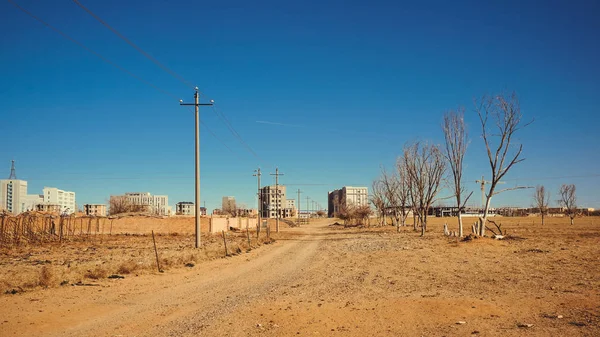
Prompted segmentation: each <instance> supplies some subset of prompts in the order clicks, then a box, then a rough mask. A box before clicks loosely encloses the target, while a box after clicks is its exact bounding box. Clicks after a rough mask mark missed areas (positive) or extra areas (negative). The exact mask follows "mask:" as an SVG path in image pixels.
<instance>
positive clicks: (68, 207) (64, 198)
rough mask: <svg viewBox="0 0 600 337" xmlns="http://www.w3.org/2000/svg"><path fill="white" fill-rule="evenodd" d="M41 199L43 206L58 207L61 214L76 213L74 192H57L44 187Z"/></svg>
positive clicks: (57, 190)
mask: <svg viewBox="0 0 600 337" xmlns="http://www.w3.org/2000/svg"><path fill="white" fill-rule="evenodd" d="M42 198H43V203H44V204H48V205H59V206H60V212H61V213H68V214H72V213H75V212H77V204H76V203H75V192H71V191H63V190H59V189H58V188H56V187H44V190H43V194H42Z"/></svg>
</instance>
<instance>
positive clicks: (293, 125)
mask: <svg viewBox="0 0 600 337" xmlns="http://www.w3.org/2000/svg"><path fill="white" fill-rule="evenodd" d="M256 123H259V124H270V125H281V126H292V127H295V128H302V127H304V125H295V124H285V123H277V122H267V121H256Z"/></svg>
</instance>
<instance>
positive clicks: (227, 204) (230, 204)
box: [221, 197, 236, 213]
mask: <svg viewBox="0 0 600 337" xmlns="http://www.w3.org/2000/svg"><path fill="white" fill-rule="evenodd" d="M235 209H236V206H235V197H223V201H222V202H221V212H223V213H229V212H232V211H235Z"/></svg>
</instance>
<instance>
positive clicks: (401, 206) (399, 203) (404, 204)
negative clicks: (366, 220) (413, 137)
mask: <svg viewBox="0 0 600 337" xmlns="http://www.w3.org/2000/svg"><path fill="white" fill-rule="evenodd" d="M396 174H397V175H396V178H395V179H396V181H395V182H396V188H395V196H394V202H395V205H394V207H395V210H396V216H397V217H399V220H400V223H399V224H397V226H396V228H397V231H398V232H399V231H400V226H404V225H406V218H407V217H408V214H409V211H410V208H409V206H408V202H409V200H410V180H409V179H408V171H407V169H406V165H405V164H404V162H403V161H402V158H398V160H397V161H396Z"/></svg>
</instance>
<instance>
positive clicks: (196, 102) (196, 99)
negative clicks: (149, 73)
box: [179, 87, 215, 248]
mask: <svg viewBox="0 0 600 337" xmlns="http://www.w3.org/2000/svg"><path fill="white" fill-rule="evenodd" d="M199 100H200V94H199V93H198V87H196V92H195V93H194V103H193V104H191V103H183V100H179V105H193V106H194V108H195V113H196V114H195V115H196V143H195V145H196V146H195V147H196V183H195V185H196V202H195V207H196V212H195V213H196V248H200V247H201V246H202V242H201V240H200V106H201V105H213V104H214V103H215V101H213V100H212V99H211V100H210V103H203V104H200V103H199Z"/></svg>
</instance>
